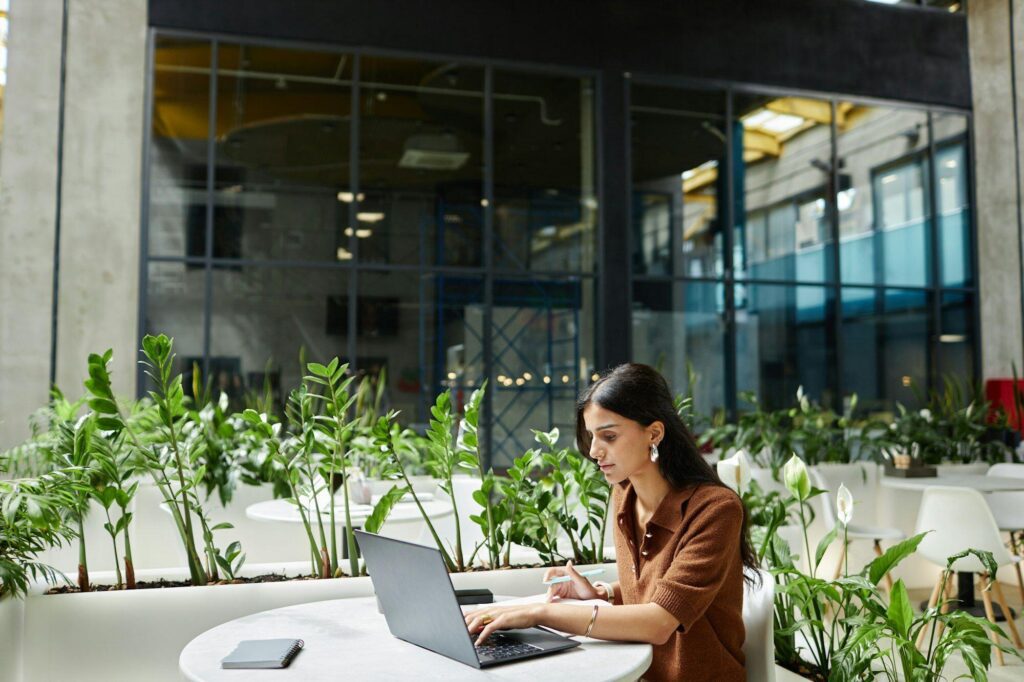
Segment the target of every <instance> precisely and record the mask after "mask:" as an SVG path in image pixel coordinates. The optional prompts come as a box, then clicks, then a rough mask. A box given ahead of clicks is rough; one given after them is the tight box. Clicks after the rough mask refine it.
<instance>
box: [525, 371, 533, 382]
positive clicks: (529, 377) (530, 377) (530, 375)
mask: <svg viewBox="0 0 1024 682" xmlns="http://www.w3.org/2000/svg"><path fill="white" fill-rule="evenodd" d="M523 378H524V379H526V380H527V381H529V380H530V379H533V375H532V374H530V373H529V372H523Z"/></svg>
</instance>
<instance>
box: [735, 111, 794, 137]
mask: <svg viewBox="0 0 1024 682" xmlns="http://www.w3.org/2000/svg"><path fill="white" fill-rule="evenodd" d="M805 120H806V119H804V118H802V117H800V116H793V115H791V114H777V113H775V112H774V111H769V110H768V109H758V110H757V111H755V112H754V113H752V114H748V115H746V116H744V117H743V127H744V128H757V129H759V130H764V131H767V132H769V133H775V134H776V135H785V134H786V133H789V132H792V131H794V130H796V129H797V128H799V127H800V126H802V125H803V124H804V121H805Z"/></svg>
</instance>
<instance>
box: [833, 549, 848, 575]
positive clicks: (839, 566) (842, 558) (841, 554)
mask: <svg viewBox="0 0 1024 682" xmlns="http://www.w3.org/2000/svg"><path fill="white" fill-rule="evenodd" d="M845 560H846V545H845V544H844V545H843V546H842V547H841V548H840V549H839V563H837V564H836V572H835V574H834V575H833V576H832V580H839V576H840V575H842V573H843V562H844V561H845Z"/></svg>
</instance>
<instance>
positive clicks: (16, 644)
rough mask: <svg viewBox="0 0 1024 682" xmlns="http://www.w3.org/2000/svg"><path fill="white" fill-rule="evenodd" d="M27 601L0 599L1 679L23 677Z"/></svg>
mask: <svg viewBox="0 0 1024 682" xmlns="http://www.w3.org/2000/svg"><path fill="white" fill-rule="evenodd" d="M24 619H25V602H24V601H23V600H21V599H11V598H9V597H8V598H5V599H3V600H0V680H20V679H22V658H21V652H22V646H23V639H24V631H25V626H24Z"/></svg>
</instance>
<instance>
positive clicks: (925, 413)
mask: <svg viewBox="0 0 1024 682" xmlns="http://www.w3.org/2000/svg"><path fill="white" fill-rule="evenodd" d="M920 415H921V416H922V417H924V420H925V421H926V422H930V421H931V420H932V411H931V410H929V409H928V408H927V407H926V408H924V409H923V410H921V412H920Z"/></svg>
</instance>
